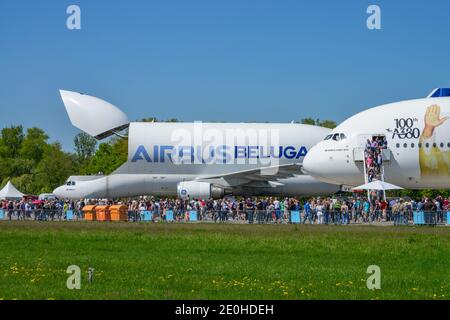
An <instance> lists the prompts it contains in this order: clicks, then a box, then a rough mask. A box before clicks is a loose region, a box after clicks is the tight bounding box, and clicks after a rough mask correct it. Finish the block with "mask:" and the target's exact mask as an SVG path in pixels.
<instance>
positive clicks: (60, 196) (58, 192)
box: [53, 187, 64, 199]
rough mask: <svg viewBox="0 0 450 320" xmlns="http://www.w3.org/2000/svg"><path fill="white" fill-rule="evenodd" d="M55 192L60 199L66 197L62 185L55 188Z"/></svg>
mask: <svg viewBox="0 0 450 320" xmlns="http://www.w3.org/2000/svg"><path fill="white" fill-rule="evenodd" d="M53 194H54V195H55V196H56V197H57V198H59V199H61V198H64V197H63V193H62V187H58V188H56V189H55V190H53Z"/></svg>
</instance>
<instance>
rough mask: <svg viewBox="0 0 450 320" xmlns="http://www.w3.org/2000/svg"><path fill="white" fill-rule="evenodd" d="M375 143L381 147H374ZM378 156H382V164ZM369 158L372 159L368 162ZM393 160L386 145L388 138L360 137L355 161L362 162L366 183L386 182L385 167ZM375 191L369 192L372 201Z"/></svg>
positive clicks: (383, 136) (354, 156)
mask: <svg viewBox="0 0 450 320" xmlns="http://www.w3.org/2000/svg"><path fill="white" fill-rule="evenodd" d="M374 141H377V142H378V145H379V144H380V142H381V144H382V146H381V147H379V146H376V147H372V143H373V142H374ZM378 155H381V163H378V162H379V159H378ZM368 158H371V159H370V160H369V161H368ZM390 160H391V151H390V149H389V148H388V146H387V143H386V136H385V135H384V134H371V135H369V134H365V135H360V136H359V137H358V147H356V148H354V149H353V161H355V162H357V163H358V162H362V165H363V168H364V183H365V184H366V183H369V182H372V181H374V180H381V181H383V182H384V166H385V165H386V164H389V162H390ZM372 191H373V190H367V198H368V199H369V201H370V195H371V192H372ZM383 198H384V199H386V192H385V191H384V190H383Z"/></svg>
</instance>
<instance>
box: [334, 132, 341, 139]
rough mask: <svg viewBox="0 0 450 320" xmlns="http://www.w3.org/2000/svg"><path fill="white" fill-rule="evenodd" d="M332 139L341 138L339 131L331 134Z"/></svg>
mask: <svg viewBox="0 0 450 320" xmlns="http://www.w3.org/2000/svg"><path fill="white" fill-rule="evenodd" d="M333 140H334V141H340V140H341V134H340V133H335V134H333Z"/></svg>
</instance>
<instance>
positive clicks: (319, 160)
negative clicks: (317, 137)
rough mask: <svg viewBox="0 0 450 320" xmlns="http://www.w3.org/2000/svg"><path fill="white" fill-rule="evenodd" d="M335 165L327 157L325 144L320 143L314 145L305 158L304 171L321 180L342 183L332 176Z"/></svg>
mask: <svg viewBox="0 0 450 320" xmlns="http://www.w3.org/2000/svg"><path fill="white" fill-rule="evenodd" d="M331 165H333V164H332V163H331V162H330V161H329V160H328V159H327V158H326V154H325V151H324V148H323V146H322V145H321V144H320V143H319V144H317V145H315V146H314V147H312V148H311V149H310V150H309V151H308V153H307V154H306V156H305V158H304V159H303V171H304V172H305V173H306V174H309V175H311V176H313V177H314V178H316V179H317V180H320V181H322V182H326V183H331V184H340V183H339V182H336V181H335V180H333V179H332V177H331V176H330V170H334V169H335V168H334V169H333V168H330V166H331Z"/></svg>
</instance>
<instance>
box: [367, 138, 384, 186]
mask: <svg viewBox="0 0 450 320" xmlns="http://www.w3.org/2000/svg"><path fill="white" fill-rule="evenodd" d="M386 148H387V141H386V137H384V136H380V137H373V138H372V140H370V139H367V142H366V146H365V149H364V159H365V162H366V173H367V181H368V182H372V181H374V180H381V175H382V166H383V154H382V151H383V149H386Z"/></svg>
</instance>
